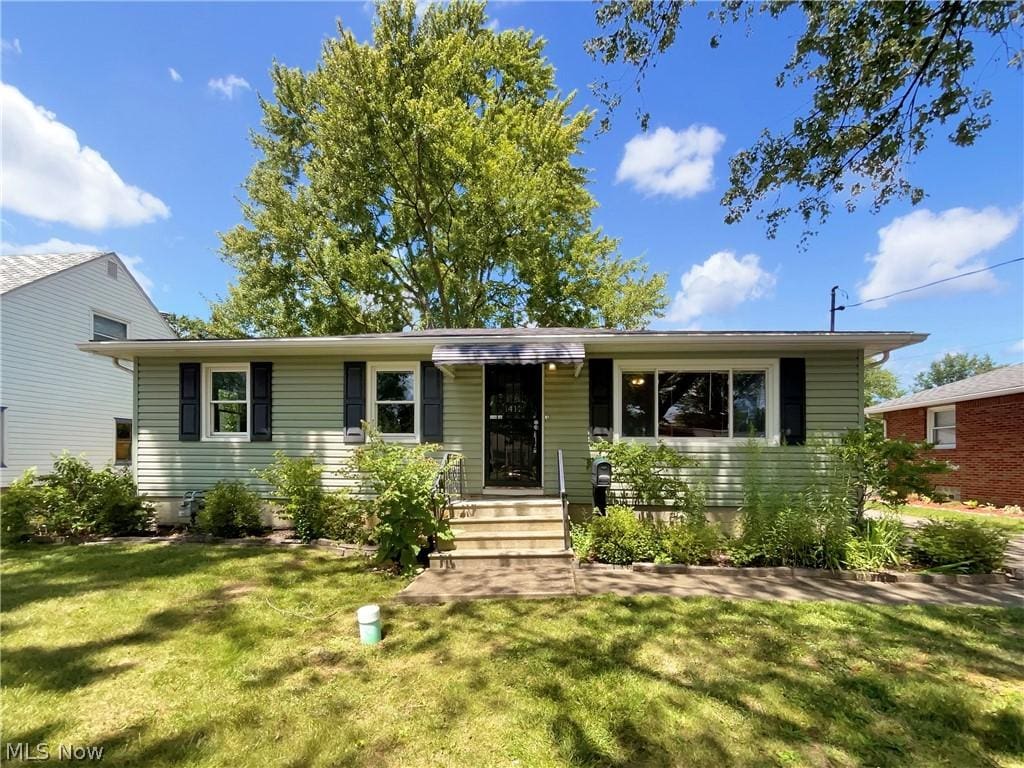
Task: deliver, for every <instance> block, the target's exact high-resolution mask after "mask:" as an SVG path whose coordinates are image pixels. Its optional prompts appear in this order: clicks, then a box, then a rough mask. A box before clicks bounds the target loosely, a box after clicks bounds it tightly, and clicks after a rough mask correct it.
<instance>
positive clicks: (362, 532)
mask: <svg viewBox="0 0 1024 768" xmlns="http://www.w3.org/2000/svg"><path fill="white" fill-rule="evenodd" d="M323 504H324V534H325V535H326V536H327V538H330V539H335V540H337V541H344V542H346V543H349V544H369V543H371V542H372V541H373V531H372V530H371V528H370V525H369V521H368V519H367V518H368V514H367V513H368V512H369V510H370V507H371V502H367V501H360V500H358V499H353V498H352V497H351V496H349V495H348V493H346V492H344V491H335V492H333V493H325V494H324V498H323Z"/></svg>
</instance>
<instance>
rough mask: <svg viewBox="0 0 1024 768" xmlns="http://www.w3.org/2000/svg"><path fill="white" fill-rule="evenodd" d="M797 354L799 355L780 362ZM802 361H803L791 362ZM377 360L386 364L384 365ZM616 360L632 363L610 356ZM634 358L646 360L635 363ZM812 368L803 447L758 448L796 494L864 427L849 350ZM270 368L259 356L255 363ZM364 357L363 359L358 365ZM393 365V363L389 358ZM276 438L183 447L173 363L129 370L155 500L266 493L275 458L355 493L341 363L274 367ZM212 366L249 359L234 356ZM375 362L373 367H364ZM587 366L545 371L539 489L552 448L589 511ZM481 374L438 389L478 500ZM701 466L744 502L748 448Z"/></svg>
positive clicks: (724, 496) (711, 483)
mask: <svg viewBox="0 0 1024 768" xmlns="http://www.w3.org/2000/svg"><path fill="white" fill-rule="evenodd" d="M787 354H788V355H793V354H794V353H787ZM796 354H798V353H796ZM780 356H781V355H780V353H778V352H774V353H772V352H770V351H768V352H765V351H759V352H752V353H749V354H747V355H743V354H736V353H729V354H722V355H718V356H717V357H718V358H721V359H737V358H743V357H749V358H760V359H763V358H777V357H780ZM388 357H389V356H387V355H381V356H380V358H381V359H385V358H388ZM614 357H615V358H616V359H618V360H620V361H621V360H624V359H629V357H631V356H630V355H621V354H620V355H615V356H614ZM632 357H633V358H634V359H644V358H649V357H650V355H633V356H632ZM805 357H806V360H807V368H806V370H807V429H808V438H809V445H807V446H803V447H796V446H771V447H765V448H763V449H762V451H761V455H762V456H763V466H764V469H765V476H766V477H768V478H770V479H771V480H772V481H773V482H775V483H776V484H778V485H779V486H781V487H785V488H789V489H797V488H799V487H801V486H802V485H804V484H806V482H807V481H808V480H809V479H810V477H811V475H810V470H811V468H812V464H813V463H814V462H815V461H816V460H818V458H819V457H820V456H821V453H822V451H821V446H820V443H821V441H822V440H828V439H835V438H836V437H838V436H840V435H842V434H843V433H844V432H846V430H848V429H852V428H856V427H857V426H859V425H860V424H861V423H862V420H863V415H862V407H861V391H862V382H863V362H862V356H861V354H860V353H859V352H856V351H843V352H814V353H812V354H807V355H805ZM715 358H716V356H715V355H708V354H700V355H696V354H694V355H661V356H660V358H659V359H661V360H666V361H668V360H679V361H686V360H698V359H699V360H709V359H715ZM261 359H265V358H261ZM360 359H364V358H360ZM391 359H393V358H391ZM272 361H273V363H274V370H273V441H271V442H264V443H252V442H244V441H239V442H228V441H198V442H181V441H179V440H178V362H179V361H178V360H176V359H163V358H142V359H140V360H138V361H137V363H136V421H135V423H136V432H137V438H136V440H137V443H136V461H135V466H134V469H135V472H136V474H137V477H138V482H139V487H140V489H141V490H142V491H143V492H144V493H148V494H150V495H152V496H155V497H173V496H180V495H182V494H183V493H184V492H185V491H187V490H191V489H205V488H208V487H210V486H212V485H213V484H214V483H216V482H217V481H218V480H222V479H226V480H242V481H244V482H246V483H248V484H250V485H251V486H252V487H253V488H254V489H256V490H259V491H261V492H266V491H267V489H266V487H265V486H264V485H263V484H262V483H261V481H259V479H258V478H256V477H255V475H254V473H253V470H254V469H256V470H259V469H262V468H264V467H265V466H266V465H267V464H268V463H269V462H270V461H272V460H273V453H274V451H277V450H283V451H285V452H286V453H288V454H290V455H294V456H301V455H305V454H309V453H315V454H316V455H317V457H318V458H319V460H320V461H321V462H323V463H324V464H325V465H326V466H327V471H326V472H325V473H324V479H325V483H326V485H327V486H328V487H331V488H338V487H343V486H349V485H352V484H353V483H352V481H351V480H350V479H348V478H347V477H344V476H339V475H338V474H337V473H336V470H338V469H339V468H340V467H342V466H343V465H345V464H346V462H347V461H348V459H349V457H350V456H351V454H352V451H353V450H355V448H356V447H357V446H354V445H351V444H345V443H344V442H343V439H342V425H341V419H342V415H341V414H342V398H343V392H342V384H343V381H342V364H343V362H344V361H343V360H342V359H341V358H337V357H284V358H279V359H276V360H272ZM216 362H225V363H227V362H246V361H245V360H239V359H238V358H233V359H224V360H217V361H216ZM371 362H372V360H371ZM588 381H589V379H588V366H587V365H584V366H583V368H582V370H581V371H580V373H579V375H578V376H577V375H576V372H575V369H574V367H573V366H568V365H559V366H558V367H557V368H556V369H555V370H553V371H552V370H548V369H547V368H546V367H545V369H544V394H543V397H544V401H543V415H544V419H543V429H544V432H543V450H544V457H543V475H544V491H545V492H546V493H548V494H555V493H557V491H558V473H557V464H556V451H557V450H558V449H559V448H561V449H562V450H563V452H564V455H565V470H566V484H567V488H568V492H569V497H570V500H571V501H573V502H575V503H584V504H585V503H589V501H590V498H591V494H590V470H589V467H588V460H589V456H590V449H589V442H588V431H589V385H588ZM483 428H484V424H483V369H482V368H481V367H480V366H458V367H456V368H455V369H454V376H446V377H445V380H444V449H445V450H450V451H457V452H459V453H461V454H462V455H463V456H464V457H465V462H466V480H467V491H468V492H469V493H479V492H480V489H481V485H482V478H483V442H484V440H483ZM680 450H685V451H686V452H687V453H688V454H690V455H692V456H693V457H694V458H695V459H697V460H698V461H699V462H700V466H699V467H697V468H695V469H692V470H687V474H688V475H689V476H691V477H692V478H693V479H695V480H698V479H699V480H700V481H702V482H703V483H704V484H705V485H706V487H707V491H708V501H709V503H710V504H712V505H717V506H736V505H737V504H739V502H740V498H741V491H742V482H743V475H744V472H745V470H746V469H747V468H748V467H749V466H750V463H751V458H752V453H751V451H750V449H749V447H748V446H747V445H735V444H734V445H721V446H716V445H713V444H711V445H709V444H708V441H705V442H703V443H702V444H696V445H693V446H692V447H683V448H680Z"/></svg>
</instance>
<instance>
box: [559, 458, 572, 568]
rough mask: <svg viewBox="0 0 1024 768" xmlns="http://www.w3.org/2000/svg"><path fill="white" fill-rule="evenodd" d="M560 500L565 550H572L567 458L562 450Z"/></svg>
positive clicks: (560, 460)
mask: <svg viewBox="0 0 1024 768" xmlns="http://www.w3.org/2000/svg"><path fill="white" fill-rule="evenodd" d="M557 455H558V498H559V499H560V500H561V502H562V534H563V536H564V538H565V548H566V549H571V548H572V540H571V538H570V536H569V494H568V492H566V490H565V456H564V455H563V454H562V449H561V448H559V449H558V452H557Z"/></svg>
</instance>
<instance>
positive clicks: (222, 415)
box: [203, 364, 249, 439]
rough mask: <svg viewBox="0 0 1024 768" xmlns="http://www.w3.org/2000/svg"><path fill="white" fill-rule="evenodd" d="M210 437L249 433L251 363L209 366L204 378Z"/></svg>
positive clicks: (244, 436)
mask: <svg viewBox="0 0 1024 768" xmlns="http://www.w3.org/2000/svg"><path fill="white" fill-rule="evenodd" d="M203 398H204V400H205V405H204V408H205V412H206V419H205V423H206V437H208V438H213V439H218V438H221V439H223V438H227V439H238V438H247V437H248V436H249V366H248V365H246V364H241V365H210V366H206V368H205V370H204V378H203Z"/></svg>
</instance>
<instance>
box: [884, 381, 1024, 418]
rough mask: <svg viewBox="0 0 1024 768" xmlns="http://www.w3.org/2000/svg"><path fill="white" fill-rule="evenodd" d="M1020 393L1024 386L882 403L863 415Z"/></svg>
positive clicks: (1023, 390)
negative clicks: (932, 398) (891, 403)
mask: <svg viewBox="0 0 1024 768" xmlns="http://www.w3.org/2000/svg"><path fill="white" fill-rule="evenodd" d="M1021 392H1024V386H1022V387H1005V388H1003V389H990V390H987V391H985V392H973V393H971V394H969V395H956V396H955V397H937V398H935V399H934V400H908V401H906V402H902V403H894V404H893V405H886V404H885V403H882V404H880V405H872V406H871V407H870V408H865V409H864V413H866V414H867V415H868V416H874V415H875V414H877V413H892V412H893V411H908V410H910V409H911V408H925V407H932V406H940V405H953V404H954V403H963V402H966V401H967V400H984V399H985V398H987V397H1003V396H1004V395H1017V394H1020V393H1021Z"/></svg>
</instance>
